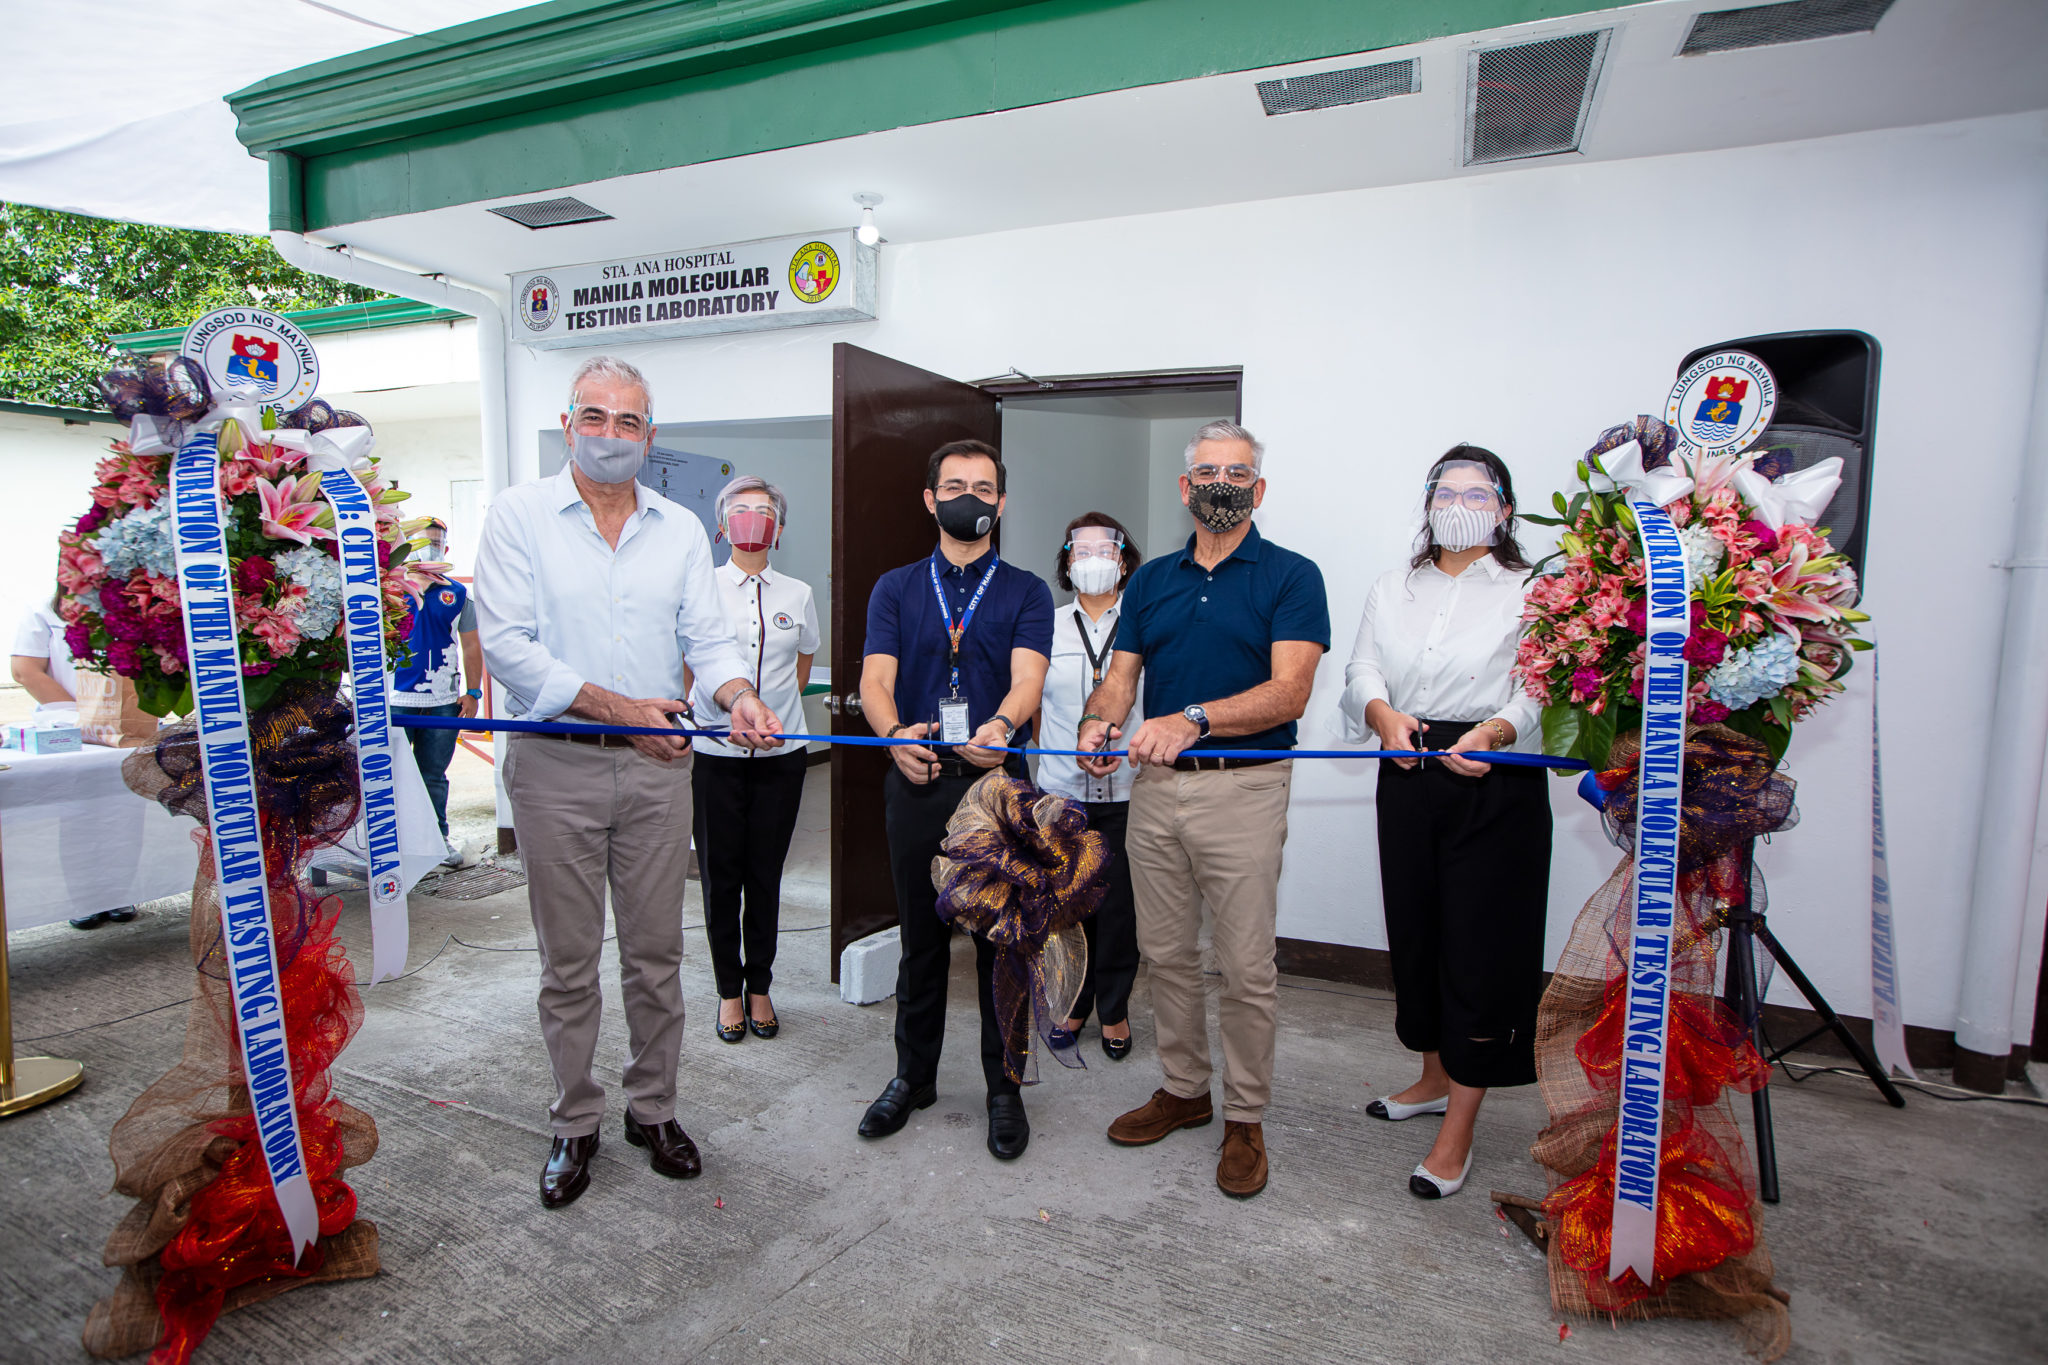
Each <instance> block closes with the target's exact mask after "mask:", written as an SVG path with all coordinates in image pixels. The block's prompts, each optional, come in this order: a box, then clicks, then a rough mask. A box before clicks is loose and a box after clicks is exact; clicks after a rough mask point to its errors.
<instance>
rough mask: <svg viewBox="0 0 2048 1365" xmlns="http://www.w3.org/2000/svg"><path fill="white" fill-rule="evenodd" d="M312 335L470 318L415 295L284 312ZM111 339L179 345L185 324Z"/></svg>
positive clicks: (138, 347) (149, 347)
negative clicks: (412, 296)
mask: <svg viewBox="0 0 2048 1365" xmlns="http://www.w3.org/2000/svg"><path fill="white" fill-rule="evenodd" d="M278 316H280V317H283V318H286V319H288V320H290V321H291V322H293V323H296V324H297V325H298V329H299V330H300V331H302V332H304V333H305V334H306V335H308V336H319V335H320V334H321V333H323V332H362V331H368V330H370V329H371V328H376V327H403V326H405V325H407V324H408V323H414V322H452V321H454V320H456V319H458V318H466V317H468V316H469V314H467V313H458V312H456V311H455V310H454V309H452V308H436V307H434V306H433V305H432V304H428V303H417V302H415V301H414V300H412V299H376V300H373V301H371V302H369V303H337V304H335V305H334V306H332V307H331V308H306V309H302V310H300V311H298V312H296V313H280V314H279V315H278ZM108 340H110V341H112V342H113V343H114V344H115V345H116V346H119V347H120V348H121V349H122V350H124V351H134V352H147V351H162V350H167V349H175V348H176V347H178V346H180V345H182V344H183V343H184V340H185V329H184V328H183V327H159V328H157V329H156V330H154V331H150V332H117V333H115V334H114V335H113V336H111V337H109V338H108Z"/></svg>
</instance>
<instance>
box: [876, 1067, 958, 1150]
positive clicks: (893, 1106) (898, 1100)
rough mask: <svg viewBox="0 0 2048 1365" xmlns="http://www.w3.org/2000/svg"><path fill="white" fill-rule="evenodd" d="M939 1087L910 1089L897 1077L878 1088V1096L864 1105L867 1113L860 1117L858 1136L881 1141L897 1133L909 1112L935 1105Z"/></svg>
mask: <svg viewBox="0 0 2048 1365" xmlns="http://www.w3.org/2000/svg"><path fill="white" fill-rule="evenodd" d="M938 1099H939V1087H938V1085H937V1084H936V1083H934V1084H931V1085H926V1086H922V1087H920V1088H918V1089H916V1090H912V1089H911V1088H910V1082H909V1081H906V1080H904V1079H903V1078H902V1077H901V1076H898V1077H897V1078H896V1079H895V1080H893V1081H891V1082H889V1083H888V1084H887V1085H885V1086H883V1087H882V1093H881V1094H880V1095H878V1096H876V1097H875V1102H874V1103H873V1104H871V1105H869V1106H868V1112H867V1113H865V1114H862V1115H861V1117H860V1135H861V1136H862V1137H864V1138H884V1137H887V1136H889V1134H891V1133H895V1132H900V1131H901V1130H902V1128H903V1125H904V1124H906V1123H908V1122H910V1111H911V1110H913V1109H929V1108H931V1107H932V1106H933V1105H934V1104H936V1103H938Z"/></svg>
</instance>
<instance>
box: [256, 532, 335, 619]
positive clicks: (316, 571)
mask: <svg viewBox="0 0 2048 1365" xmlns="http://www.w3.org/2000/svg"><path fill="white" fill-rule="evenodd" d="M273 563H275V564H276V565H277V572H278V573H279V574H280V575H281V576H282V577H283V578H284V579H285V580H286V581H287V582H291V583H296V584H298V585H299V586H300V587H302V588H304V589H305V590H306V606H305V610H304V611H302V612H300V613H299V634H301V635H303V636H305V637H306V638H307V639H309V640H324V639H326V638H327V637H328V636H330V635H332V634H333V633H334V628H335V626H337V625H338V624H340V622H341V565H339V564H337V563H335V562H334V558H333V557H332V556H331V555H329V554H328V553H327V551H325V550H323V549H321V548H319V547H318V546H315V545H308V546H305V547H303V548H301V549H297V550H287V551H285V552H284V553H283V554H281V555H279V556H278V557H277V558H276V559H275V560H274V561H273Z"/></svg>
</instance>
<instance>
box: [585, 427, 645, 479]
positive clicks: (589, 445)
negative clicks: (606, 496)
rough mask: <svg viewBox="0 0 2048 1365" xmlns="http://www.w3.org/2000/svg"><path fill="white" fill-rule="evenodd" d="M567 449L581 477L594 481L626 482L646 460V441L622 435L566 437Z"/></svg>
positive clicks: (637, 471) (638, 470)
mask: <svg viewBox="0 0 2048 1365" xmlns="http://www.w3.org/2000/svg"><path fill="white" fill-rule="evenodd" d="M569 452H570V454H571V455H572V456H574V458H575V460H576V467H577V468H578V469H580V470H582V471H583V475H584V477H585V478H587V479H590V480H592V481H593V482H596V483H627V482H630V481H631V480H632V478H633V476H634V475H636V474H638V473H639V472H640V466H642V465H644V464H646V463H647V442H645V441H629V440H627V439H626V438H625V437H623V436H585V435H583V434H581V433H580V432H578V433H573V434H571V436H570V438H569Z"/></svg>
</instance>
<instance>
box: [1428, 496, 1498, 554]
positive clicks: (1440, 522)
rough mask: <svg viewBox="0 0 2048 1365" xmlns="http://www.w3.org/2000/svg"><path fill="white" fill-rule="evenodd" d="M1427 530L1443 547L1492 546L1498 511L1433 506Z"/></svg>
mask: <svg viewBox="0 0 2048 1365" xmlns="http://www.w3.org/2000/svg"><path fill="white" fill-rule="evenodd" d="M1429 533H1430V534H1431V535H1433V536H1435V537H1436V543H1437V544H1439V545H1441V546H1443V547H1444V548H1445V549H1446V550H1450V551H1452V552H1454V553H1455V552H1456V551H1459V550H1469V549H1471V548H1473V547H1474V546H1475V545H1491V544H1493V542H1494V541H1495V540H1496V539H1498V538H1499V536H1500V514H1499V513H1498V512H1490V511H1482V510H1480V509H1479V508H1476V507H1432V508H1431V509H1430V511H1429Z"/></svg>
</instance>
